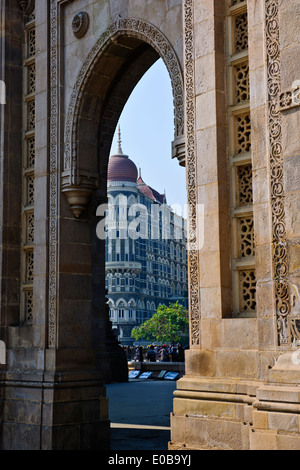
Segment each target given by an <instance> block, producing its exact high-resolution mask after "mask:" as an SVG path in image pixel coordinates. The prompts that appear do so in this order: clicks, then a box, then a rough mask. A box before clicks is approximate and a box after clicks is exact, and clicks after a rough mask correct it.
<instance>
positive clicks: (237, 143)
mask: <svg viewBox="0 0 300 470" xmlns="http://www.w3.org/2000/svg"><path fill="white" fill-rule="evenodd" d="M228 63H229V66H228V99H229V104H230V105H229V107H228V118H229V138H230V141H229V149H230V150H229V151H230V155H229V162H230V188H231V214H232V217H231V227H232V228H231V238H232V267H233V273H232V274H233V314H234V315H235V316H254V315H255V311H256V273H255V241H254V220H253V192H252V149H251V113H250V99H251V97H250V73H249V57H248V13H247V3H246V2H241V1H239V0H233V2H232V7H231V8H230V12H229V17H228Z"/></svg>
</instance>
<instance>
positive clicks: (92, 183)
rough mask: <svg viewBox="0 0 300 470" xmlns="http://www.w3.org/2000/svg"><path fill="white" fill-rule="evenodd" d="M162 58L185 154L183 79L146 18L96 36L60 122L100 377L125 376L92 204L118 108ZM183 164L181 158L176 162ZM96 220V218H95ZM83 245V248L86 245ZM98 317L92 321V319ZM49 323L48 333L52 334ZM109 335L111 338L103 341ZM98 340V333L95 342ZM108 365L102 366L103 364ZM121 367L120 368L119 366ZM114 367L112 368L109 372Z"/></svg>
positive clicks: (177, 142) (97, 198)
mask: <svg viewBox="0 0 300 470" xmlns="http://www.w3.org/2000/svg"><path fill="white" fill-rule="evenodd" d="M159 58H162V59H163V61H164V63H165V65H166V67H167V69H168V71H169V75H170V80H171V84H172V89H173V95H174V143H173V149H174V155H173V156H174V157H176V156H177V157H179V153H180V156H181V158H183V157H184V138H183V133H184V113H183V79H182V73H181V68H180V64H179V61H178V60H177V57H176V54H175V52H174V50H173V49H172V46H171V45H170V43H169V42H168V40H167V39H166V38H165V37H164V35H163V34H162V33H161V32H160V31H159V30H158V29H157V28H155V27H154V26H152V25H150V24H148V23H146V22H145V21H141V20H135V19H127V20H119V21H117V22H116V23H114V24H113V25H111V26H110V27H109V28H108V29H107V30H106V31H105V32H104V33H103V34H102V35H101V37H100V38H99V39H98V41H97V42H96V44H95V45H94V47H93V48H92V50H91V51H90V53H89V54H88V56H87V58H86V60H85V61H84V64H83V66H82V68H81V70H80V72H79V74H78V77H77V80H76V82H75V86H74V89H73V92H72V95H71V98H70V102H69V107H68V112H67V116H66V123H65V134H64V141H65V146H64V159H63V170H64V171H63V173H62V192H63V193H64V195H65V196H66V200H67V201H68V203H69V206H70V209H71V211H72V212H73V215H74V216H75V220H74V221H73V223H74V224H75V225H76V219H77V220H78V219H79V220H80V219H83V220H85V219H88V223H89V224H90V225H91V231H92V240H91V250H92V261H91V265H90V267H89V268H88V269H90V272H91V273H92V284H93V288H92V291H93V292H92V296H93V302H92V303H93V307H92V310H93V312H94V313H93V314H92V316H93V318H98V317H99V314H98V312H99V311H102V312H106V315H103V314H102V319H101V322H102V323H104V324H106V328H105V329H106V339H105V346H104V345H103V344H102V345H101V346H100V347H99V338H98V339H97V362H98V365H99V368H100V370H102V372H104V374H105V376H106V377H108V376H111V377H113V380H117V379H118V377H117V376H118V375H119V376H120V377H124V374H125V371H123V372H121V369H122V367H121V362H120V361H122V358H121V356H120V351H118V348H116V346H115V345H114V341H113V338H112V337H111V330H110V324H109V322H108V313H107V312H108V307H107V305H106V301H107V299H106V296H105V291H104V288H103V286H104V283H105V263H104V258H103V256H102V255H101V254H103V253H104V252H105V242H104V241H103V240H99V239H97V237H96V230H95V226H96V224H97V219H96V216H95V208H97V207H98V206H99V205H100V204H102V203H106V201H107V191H106V188H107V164H108V158H109V152H110V148H111V142H112V139H113V135H114V132H115V128H116V125H117V122H118V120H119V117H120V115H121V112H122V110H123V107H124V106H125V104H126V102H127V100H128V98H129V96H130V94H131V92H132V91H133V89H134V87H135V86H136V84H137V83H138V82H139V80H140V79H141V78H142V76H143V75H144V74H145V73H146V72H147V70H148V69H149V68H150V67H151V66H152V65H153V64H154V63H155V62H156V61H157V60H158V59H159ZM181 163H183V161H181ZM98 221H99V220H98ZM85 249H86V247H85ZM97 321H98V320H95V322H96V323H97ZM55 336H56V334H55V331H54V325H53V326H52V328H51V327H50V337H55ZM108 336H110V337H111V338H110V340H108ZM100 342H102V343H103V337H102V340H101V341H100ZM104 363H105V364H109V369H110V370H111V371H112V372H110V373H109V372H108V367H106V368H104V367H103V364H104ZM123 369H124V367H123ZM114 371H115V372H114Z"/></svg>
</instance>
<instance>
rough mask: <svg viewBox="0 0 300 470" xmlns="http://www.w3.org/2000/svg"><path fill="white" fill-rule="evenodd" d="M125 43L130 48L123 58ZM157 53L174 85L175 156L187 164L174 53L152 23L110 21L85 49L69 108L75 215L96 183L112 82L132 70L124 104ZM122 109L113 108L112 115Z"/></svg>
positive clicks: (66, 185)
mask: <svg viewBox="0 0 300 470" xmlns="http://www.w3.org/2000/svg"><path fill="white" fill-rule="evenodd" d="M125 49H126V51H130V52H127V53H128V56H127V57H125V58H124V57H123V58H122V55H124V50H125ZM118 56H120V57H118ZM158 58H162V60H163V61H164V63H165V65H166V67H167V70H168V72H169V75H170V80H171V85H172V90H173V97H174V142H173V144H172V145H173V158H175V157H177V158H178V159H179V162H180V164H181V165H184V164H185V162H184V154H185V151H184V149H185V142H184V86H183V74H182V70H181V66H180V62H179V60H178V58H177V55H176V53H175V51H174V49H173V47H172V45H171V44H170V42H169V41H168V39H167V38H166V37H165V35H164V34H163V33H161V31H159V29H157V28H156V27H155V26H153V25H152V24H150V23H147V22H145V21H143V20H140V19H135V18H127V19H119V20H117V21H116V22H114V23H113V24H111V25H110V26H109V28H108V29H107V30H106V31H105V32H104V33H103V34H102V35H101V36H100V38H99V39H98V40H97V42H96V43H95V45H94V46H93V48H92V49H91V51H90V52H89V54H88V56H87V58H86V60H85V61H84V63H83V65H82V67H81V70H80V72H79V74H78V76H77V79H76V83H75V85H74V88H73V92H72V94H71V98H70V102H69V107H68V111H67V116H66V123H65V136H64V139H65V151H64V162H63V170H64V171H63V182H62V189H63V192H64V193H65V195H66V197H67V199H68V201H69V204H70V206H71V209H72V210H73V213H74V215H75V216H76V217H79V216H80V214H81V212H82V211H83V210H84V206H85V205H86V203H87V201H88V199H89V196H90V194H91V193H92V192H93V191H94V189H95V188H96V187H97V184H98V178H99V174H98V171H97V165H98V163H97V161H98V158H99V153H98V150H99V149H98V143H99V135H100V134H99V128H100V126H101V124H103V114H104V112H105V111H106V109H107V107H108V106H109V100H110V99H111V97H112V96H113V95H114V93H116V94H117V92H116V89H117V88H118V86H117V84H116V82H119V86H120V84H121V86H122V79H123V78H125V80H128V76H129V74H131V75H134V76H135V78H134V79H132V78H131V80H132V83H130V84H129V87H128V96H123V100H124V105H125V103H126V101H127V99H128V98H129V95H130V94H131V92H132V90H133V88H134V87H135V85H136V84H137V83H138V81H139V80H140V78H142V76H143V75H144V73H146V71H147V70H148V69H149V68H150V67H151V65H153V63H154V62H155V61H156V60H158ZM122 60H123V62H122ZM139 64H142V65H139ZM104 69H105V71H107V70H108V71H110V70H111V77H107V76H106V77H105V78H104V74H102V71H103V70H104ZM100 83H101V84H100ZM121 111H122V109H120V111H119V112H117V113H116V116H115V121H117V120H118V118H119V116H120V114H121ZM101 120H102V121H101ZM104 121H105V119H104ZM114 124H116V122H115V123H114ZM110 126H111V127H113V126H112V124H110ZM110 132H112V131H111V130H110ZM111 137H112V135H111ZM83 147H85V152H86V153H88V154H89V158H88V159H84V157H83V152H82V148H83ZM107 157H108V155H107ZM87 160H89V161H87Z"/></svg>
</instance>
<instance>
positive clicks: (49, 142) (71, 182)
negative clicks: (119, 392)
mask: <svg viewBox="0 0 300 470" xmlns="http://www.w3.org/2000/svg"><path fill="white" fill-rule="evenodd" d="M18 3H22V5H23V4H25V3H26V2H25V1H24V2H4V4H3V8H2V10H1V14H2V13H3V11H4V13H5V18H6V15H7V18H8V21H7V23H6V22H5V27H6V33H5V34H7V37H6V38H5V44H6V48H7V50H8V51H9V52H10V53H11V54H14V57H15V54H16V47H17V46H16V44H18V47H17V48H18V51H17V56H18V74H17V77H18V79H17V80H15V79H14V80H13V79H12V76H14V77H15V76H16V75H14V74H12V73H10V67H11V65H9V66H7V64H6V68H7V77H8V83H7V85H8V90H9V89H10V88H11V89H13V92H14V99H13V100H10V102H9V103H8V107H7V109H8V110H9V113H10V114H8V113H7V116H8V117H9V119H8V117H6V118H5V123H4V124H5V126H4V131H3V135H4V140H5V146H6V147H7V148H13V149H17V150H16V151H15V152H14V155H13V157H14V158H15V156H16V155H17V156H18V160H17V161H16V165H15V166H14V165H8V161H6V162H5V163H6V167H5V168H6V173H4V176H5V177H6V176H7V178H8V181H9V182H11V181H13V184H12V185H10V184H9V185H5V186H1V191H2V193H3V195H4V196H3V200H6V199H5V198H8V196H9V197H11V198H12V199H13V201H14V208H15V209H16V210H14V211H13V212H14V213H13V215H14V218H13V219H12V213H11V212H9V211H7V214H6V213H5V217H7V220H8V219H9V224H8V222H7V221H6V223H7V224H8V225H10V224H11V223H12V221H13V222H15V219H16V223H15V226H14V227H12V229H13V230H14V232H11V233H14V234H15V232H16V233H17V234H18V235H16V236H15V239H14V243H15V247H16V250H14V257H13V256H11V250H10V248H11V247H10V246H8V247H5V249H4V248H2V247H0V248H1V250H2V251H1V256H2V253H7V254H9V256H7V259H9V263H7V267H6V265H5V269H6V268H7V273H8V274H10V275H11V273H12V272H15V271H16V275H15V276H14V284H13V289H12V288H11V284H8V283H7V284H5V282H6V279H4V277H5V276H4V275H3V272H2V275H1V279H0V281H1V287H2V288H3V286H5V285H7V286H9V290H10V291H12V290H13V295H14V298H13V299H10V298H8V297H5V296H2V295H1V298H0V302H1V304H0V308H1V312H0V316H1V318H0V320H1V325H0V326H1V332H4V339H5V341H6V345H7V364H6V366H5V367H4V366H3V367H2V366H1V370H0V374H1V375H0V400H1V403H0V407H1V408H2V409H5V410H9V413H5V414H3V415H1V419H0V421H1V429H0V430H1V436H0V446H1V448H2V449H16V448H20V449H45V450H46V449H47V450H48V449H49V450H50V449H92V448H94V449H102V448H103V449H104V448H107V447H108V445H109V421H108V413H107V400H106V395H105V387H104V384H105V382H106V381H107V377H108V374H109V373H111V372H112V366H113V365H114V364H118V365H120V360H122V356H121V354H120V351H119V350H118V347H117V345H116V343H115V340H114V338H113V337H112V335H111V330H110V326H109V315H108V306H107V305H106V293H105V283H104V278H105V271H104V266H105V264H104V249H103V248H104V247H103V246H102V245H101V242H100V241H98V240H95V239H94V238H93V236H92V234H96V230H95V225H96V222H97V221H96V216H95V213H96V207H97V206H98V204H99V203H101V202H103V201H105V199H106V197H107V195H106V171H107V162H108V154H109V149H110V145H111V141H112V137H113V132H114V129H115V127H116V124H117V120H118V118H119V116H120V114H121V111H122V109H123V107H124V105H125V103H126V101H127V99H128V97H129V95H130V93H131V91H132V90H133V88H134V86H135V85H136V84H137V82H138V81H139V79H140V78H141V77H142V76H143V74H144V73H145V72H146V71H147V70H148V69H149V67H150V66H151V65H152V64H153V63H154V62H155V61H156V60H157V59H158V58H159V57H162V59H163V60H164V62H165V64H166V66H167V68H168V70H169V73H170V79H171V83H172V85H173V90H174V104H175V106H174V108H175V126H174V127H175V132H174V134H175V137H174V145H173V149H174V150H173V156H174V157H179V158H180V157H181V158H182V159H184V139H183V132H184V111H183V108H184V106H183V105H184V98H183V79H182V72H181V70H182V62H181V65H179V64H180V59H177V57H178V56H180V54H181V49H182V43H179V45H178V44H177V45H176V44H175V43H176V41H177V37H176V38H175V36H177V32H176V35H175V34H173V36H172V31H171V27H170V24H173V20H174V22H176V21H177V24H179V25H180V26H179V29H178V31H179V33H180V34H179V35H180V38H182V30H181V13H182V12H181V4H180V2H178V3H176V4H175V2H174V4H173V3H172V4H171V3H169V2H162V3H161V4H160V8H159V12H160V15H159V16H160V17H164V18H166V16H167V15H166V13H168V14H169V17H168V19H166V20H164V21H165V24H164V27H162V28H161V29H160V25H161V23H160V22H159V21H158V19H157V18H156V19H155V18H152V17H151V14H150V13H149V11H148V10H147V8H148V7H149V5H148V4H147V8H146V6H145V4H141V5H135V6H134V8H133V13H132V15H131V16H132V17H135V16H139V17H140V18H141V19H139V20H134V19H132V18H131V19H120V15H119V13H122V14H123V13H124V11H128V9H129V8H132V2H128V1H127V0H120V1H119V2H110V1H109V0H107V2H98V6H99V5H100V3H101V6H102V4H104V3H105V4H106V6H107V8H110V7H111V12H110V16H109V15H108V16H107V17H106V20H105V22H104V23H105V25H104V26H103V28H102V27H101V28H100V29H99V31H102V32H103V31H104V33H103V34H102V35H101V36H100V38H98V39H97V37H96V34H97V31H98V29H97V27H96V25H95V23H96V20H97V21H99V22H100V17H101V20H102V16H101V12H100V11H98V17H97V18H96V20H95V18H92V15H91V17H90V19H91V21H90V25H91V27H90V30H89V32H88V33H87V34H86V37H82V38H80V39H78V38H76V39H74V35H73V33H72V30H71V24H72V19H73V18H74V14H75V13H77V10H76V9H77V8H78V2H68V1H65V0H49V1H48V2H47V8H45V6H44V5H43V4H42V2H35V9H36V15H35V16H34V17H33V16H32V17H30V19H29V20H28V18H27V20H28V21H29V26H28V25H27V26H25V30H26V34H28V37H29V33H28V32H30V33H34V35H33V34H32V36H30V37H31V38H32V40H33V38H36V41H35V44H36V46H37V47H36V64H35V65H36V68H35V80H36V89H35V95H34V97H33V96H30V97H29V98H30V103H32V102H34V104H35V103H36V106H35V108H34V112H33V111H32V113H31V114H32V123H31V124H32V126H34V133H35V135H36V137H37V139H36V148H35V151H36V152H35V161H36V162H37V164H36V167H35V168H34V172H33V173H34V188H35V199H34V204H32V207H31V211H32V213H33V215H34V235H35V240H34V245H33V246H32V254H33V255H34V274H33V284H32V319H31V320H30V323H28V324H27V323H24V322H22V320H20V318H21V317H20V304H21V303H20V299H19V297H18V296H19V293H20V280H19V277H18V276H19V271H20V269H19V264H20V259H19V258H20V253H19V252H20V250H21V249H22V248H24V247H23V246H22V242H21V240H20V235H19V234H20V232H21V228H22V227H21V222H20V220H17V219H19V218H20V217H19V215H20V212H21V203H22V201H21V199H22V198H21V192H22V168H21V160H20V159H19V156H20V155H21V154H22V152H23V151H24V153H26V152H25V151H26V147H25V145H24V142H23V141H22V135H21V134H24V133H26V131H27V128H26V125H25V124H24V125H23V127H22V123H21V118H20V119H18V120H16V121H15V123H14V124H15V127H16V129H15V128H13V130H14V132H11V129H10V132H6V130H7V129H9V126H11V118H10V116H11V115H13V116H19V117H20V116H21V115H22V112H21V104H20V103H22V99H23V101H24V103H23V104H24V107H26V106H27V102H28V97H25V96H23V90H22V87H23V83H22V74H23V70H22V67H24V63H23V55H22V54H23V51H22V46H23V44H22V41H23V39H22V34H23V33H24V24H25V23H24V17H23V15H22V13H21V11H20V10H19V5H18ZM96 3H97V2H86V9H87V10H88V11H89V13H90V14H91V12H92V11H93V8H94V6H95V4H96ZM130 3H131V4H130ZM149 3H150V2H149ZM154 4H155V6H156V4H157V2H154ZM140 6H141V9H139V8H140ZM135 14H136V15H135ZM173 14H174V17H173V16H172V15H173ZM123 16H124V17H125V18H126V16H125V15H124V14H123ZM128 16H130V15H128ZM11 18H14V22H11V23H10V20H11ZM152 19H153V23H154V24H155V25H156V26H154V25H152V24H150V23H149V22H150V21H152ZM27 20H26V21H27ZM93 20H94V23H93ZM15 22H18V28H16V27H15ZM109 25H110V26H109ZM8 26H9V28H10V29H8ZM97 26H99V23H97ZM26 28H27V29H26ZM161 31H164V33H162V32H161ZM67 34H69V37H68V38H67ZM99 34H100V33H99ZM166 36H168V37H169V39H170V37H172V40H171V41H170V42H169V41H168V39H167V38H166ZM15 37H16V38H17V41H18V42H17V43H15V42H14V41H11V38H15ZM77 41H81V42H77ZM93 44H94V46H93V47H92V49H90V47H91V46H92V45H93ZM72 45H73V46H74V47H75V48H78V50H79V51H80V54H81V55H80V59H79V60H78V63H80V64H81V65H80V67H78V68H76V70H73V69H72V70H71V71H70V77H68V78H69V81H68V80H67V79H66V75H67V68H68V67H67V65H66V60H65V58H66V56H67V55H68V53H69V49H68V48H70V47H71V46H72ZM176 47H177V49H176ZM175 50H176V51H177V56H176V53H175V52H174V51H175ZM8 56H9V55H8ZM8 56H7V57H8ZM181 60H182V57H181ZM29 63H31V62H29ZM46 63H47V65H49V67H45V64H46ZM101 67H102V68H103V69H105V72H106V75H105V74H101ZM80 69H81V70H80ZM109 70H110V72H109ZM8 72H9V73H8ZM76 77H77V78H76ZM70 90H72V91H70ZM9 96H10V95H9ZM16 96H17V97H18V100H17V101H18V103H16V102H15V97H16ZM33 98H34V99H35V100H36V101H33ZM114 101H115V102H114ZM68 106H69V107H68ZM26 109H27V108H26ZM11 113H12V114H11ZM34 118H35V119H34ZM32 132H33V131H32ZM99 143H100V145H99ZM12 144H13V145H12ZM15 145H16V147H15ZM23 146H24V148H23ZM13 161H14V162H15V160H13ZM13 169H14V171H13ZM17 172H18V177H17V179H15V177H16V173H17ZM1 181H2V180H1ZM16 181H17V183H16ZM74 190H75V197H78V195H79V196H83V202H82V200H81V202H82V204H79V205H81V206H82V207H81V208H80V209H83V210H82V211H81V212H80V213H79V214H78V213H77V214H76V215H77V217H75V216H74V213H72V211H70V205H69V204H68V201H70V197H69V196H71V191H74ZM62 193H65V195H68V197H67V198H65V197H64V195H63V194H62ZM12 194H13V196H12ZM3 227H4V228H3ZM6 228H7V227H5V224H4V225H3V226H1V227H0V230H1V235H2V232H3V231H5V229H6ZM9 228H10V226H9ZM3 233H5V232H3ZM5 250H6V251H5ZM5 259H6V258H5ZM11 297H12V295H11ZM7 306H9V307H11V308H10V310H8V308H7ZM119 369H120V367H119ZM16 385H17V387H18V399H17V400H16V399H15V397H14V390H15V387H16ZM29 408H30V413H26V414H24V413H23V412H20V410H27V409H29Z"/></svg>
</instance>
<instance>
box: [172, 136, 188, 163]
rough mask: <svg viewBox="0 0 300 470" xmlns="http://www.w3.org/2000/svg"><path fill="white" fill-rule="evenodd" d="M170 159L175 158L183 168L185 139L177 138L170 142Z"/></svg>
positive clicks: (182, 137)
mask: <svg viewBox="0 0 300 470" xmlns="http://www.w3.org/2000/svg"><path fill="white" fill-rule="evenodd" d="M172 158H177V160H178V161H179V165H180V166H185V164H186V162H185V137H184V136H178V137H176V139H175V140H174V141H173V142H172Z"/></svg>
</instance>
